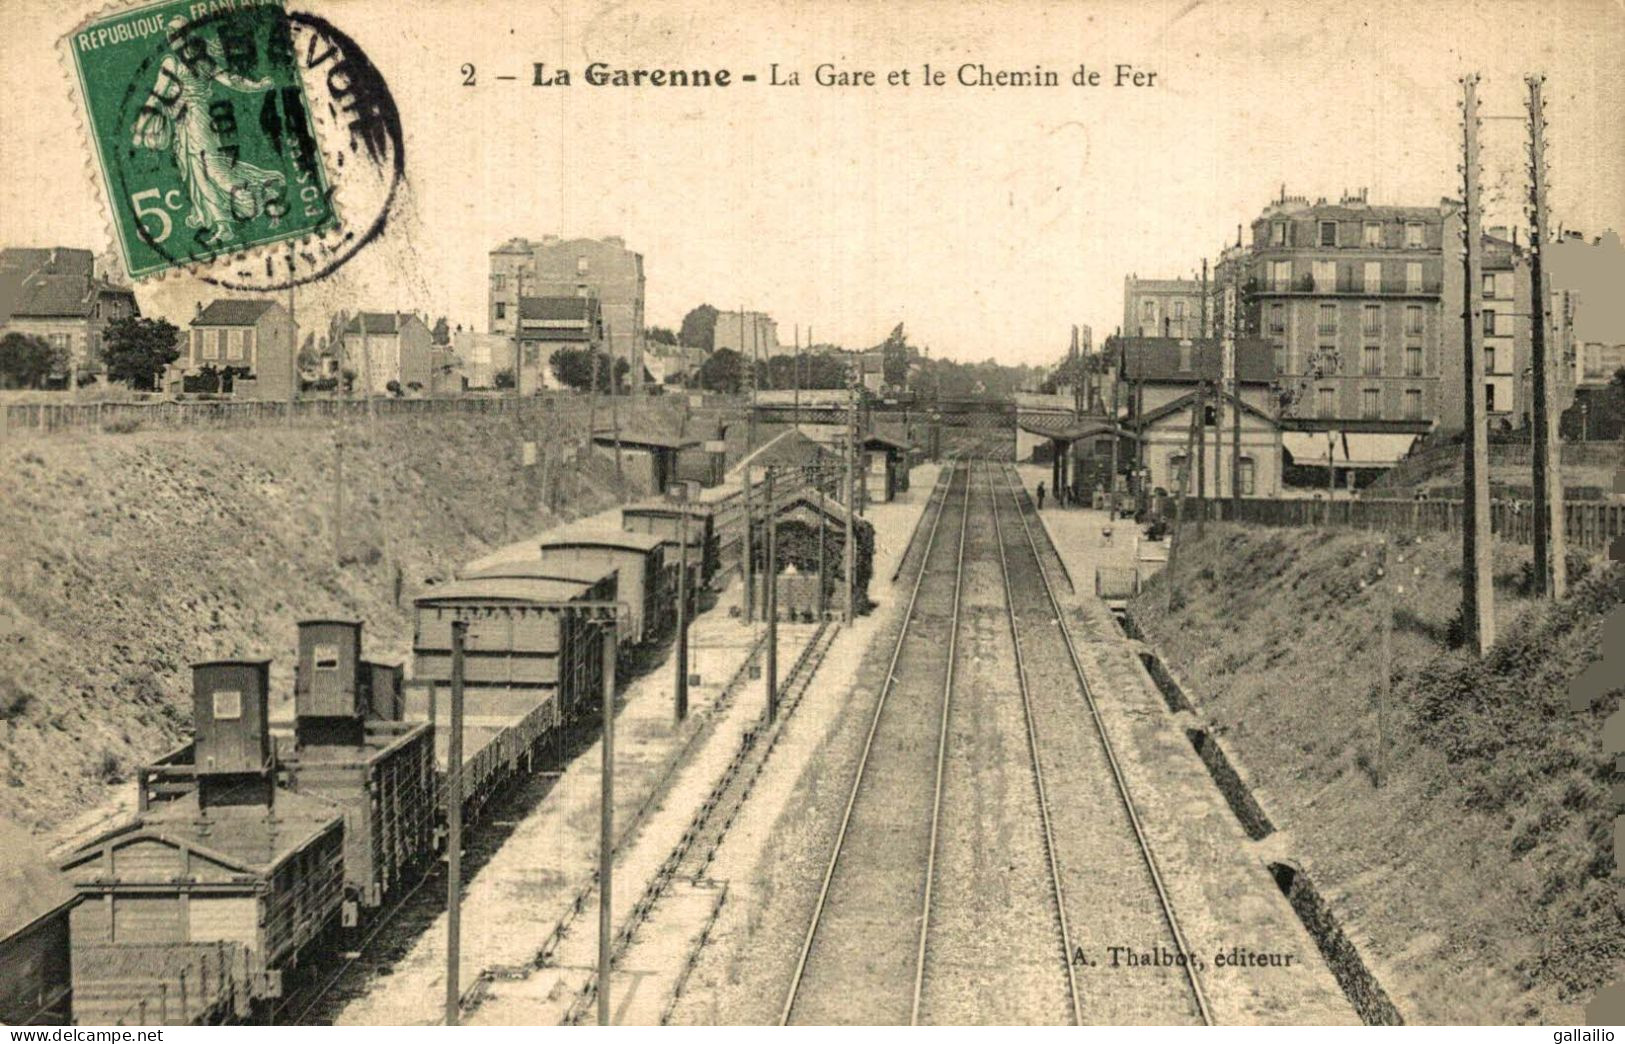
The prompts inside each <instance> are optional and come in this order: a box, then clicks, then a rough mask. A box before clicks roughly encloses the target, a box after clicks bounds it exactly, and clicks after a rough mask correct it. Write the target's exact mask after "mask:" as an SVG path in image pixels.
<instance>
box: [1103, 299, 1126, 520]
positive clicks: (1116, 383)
mask: <svg viewBox="0 0 1625 1044" xmlns="http://www.w3.org/2000/svg"><path fill="white" fill-rule="evenodd" d="M1107 343H1110V342H1109V341H1108V342H1107ZM1125 351H1126V350H1125V349H1124V347H1123V339H1122V336H1121V327H1119V336H1118V339H1117V372H1116V373H1114V374H1112V417H1111V420H1112V474H1111V480H1110V486H1109V489H1110V493H1109V494H1108V495H1109V496H1110V497H1111V502H1112V504H1111V515H1110V518H1111V519H1112V521H1114V522H1115V521H1116V520H1117V469H1118V460H1117V454H1118V444H1119V443H1121V442H1122V441H1123V439H1122V432H1121V431H1120V430H1119V428H1118V426H1117V423H1118V422H1117V390H1118V389H1119V388H1121V387H1122V386H1123V356H1124V354H1125Z"/></svg>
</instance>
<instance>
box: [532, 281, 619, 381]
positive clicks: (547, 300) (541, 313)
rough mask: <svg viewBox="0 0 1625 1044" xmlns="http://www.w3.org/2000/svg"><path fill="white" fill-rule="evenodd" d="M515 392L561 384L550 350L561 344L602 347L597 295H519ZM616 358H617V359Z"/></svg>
mask: <svg viewBox="0 0 1625 1044" xmlns="http://www.w3.org/2000/svg"><path fill="white" fill-rule="evenodd" d="M518 336H519V370H518V373H517V376H518V380H519V385H518V388H519V393H520V394H521V395H531V394H534V393H535V392H538V391H540V390H542V389H543V388H561V387H563V384H562V383H561V382H560V381H559V380H558V378H556V377H555V376H554V375H553V367H552V366H551V363H552V360H553V353H554V352H557V351H559V350H560V349H561V348H578V349H579V348H595V349H597V350H599V351H603V350H604V341H605V338H604V322H603V315H602V313H601V311H600V308H599V303H598V298H597V297H595V296H592V295H590V294H589V295H587V296H585V297H576V296H574V295H571V296H568V297H522V298H520V299H519V335H518ZM617 361H619V360H618V359H617Z"/></svg>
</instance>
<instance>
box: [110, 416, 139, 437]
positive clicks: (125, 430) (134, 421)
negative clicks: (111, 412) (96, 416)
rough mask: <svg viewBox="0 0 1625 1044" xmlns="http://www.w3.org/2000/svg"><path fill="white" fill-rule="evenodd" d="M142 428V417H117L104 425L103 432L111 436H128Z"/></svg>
mask: <svg viewBox="0 0 1625 1044" xmlns="http://www.w3.org/2000/svg"><path fill="white" fill-rule="evenodd" d="M140 428H141V418H140V417H115V418H113V419H112V420H110V421H107V422H106V423H105V424H103V425H102V430H103V431H105V432H107V433H108V434H109V435H128V434H129V433H130V432H132V431H139V430H140Z"/></svg>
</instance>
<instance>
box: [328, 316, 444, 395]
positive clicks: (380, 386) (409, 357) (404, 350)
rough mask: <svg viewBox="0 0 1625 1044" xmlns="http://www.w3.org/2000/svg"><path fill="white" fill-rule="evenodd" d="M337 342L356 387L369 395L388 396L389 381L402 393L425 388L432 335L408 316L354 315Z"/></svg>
mask: <svg viewBox="0 0 1625 1044" xmlns="http://www.w3.org/2000/svg"><path fill="white" fill-rule="evenodd" d="M341 340H342V343H343V346H344V347H343V357H344V358H345V359H346V360H347V361H348V365H349V366H350V368H351V369H353V370H355V372H356V374H357V384H358V387H359V388H364V389H366V390H367V391H368V392H369V393H370V394H373V395H387V394H389V385H390V382H391V381H393V382H396V384H397V386H398V387H399V388H400V389H401V390H402V391H403V392H404V391H407V390H408V389H410V390H413V391H418V390H422V389H426V388H428V387H429V385H430V376H431V373H432V371H433V358H432V356H433V354H434V353H433V349H434V332H433V331H432V330H430V329H429V326H428V324H427V323H425V322H424V321H423V320H422V319H420V318H418V317H417V316H416V315H413V314H412V313H411V312H358V313H357V314H356V315H355V316H354V317H352V318H351V319H350V322H349V323H348V324H347V325H346V326H345V327H344V335H343V337H342V339H341ZM363 374H365V375H366V376H365V378H364V379H362V377H361V375H363ZM413 385H416V386H417V387H416V388H413V387H412V386H413Z"/></svg>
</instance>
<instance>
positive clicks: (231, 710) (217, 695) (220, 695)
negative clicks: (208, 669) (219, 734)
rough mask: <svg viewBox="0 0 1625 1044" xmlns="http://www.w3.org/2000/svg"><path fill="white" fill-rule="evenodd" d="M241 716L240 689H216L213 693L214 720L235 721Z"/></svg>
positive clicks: (241, 700) (241, 694) (241, 701)
mask: <svg viewBox="0 0 1625 1044" xmlns="http://www.w3.org/2000/svg"><path fill="white" fill-rule="evenodd" d="M242 716H243V693H242V690H240V689H216V690H215V692H214V720H215V721H237V720H238V719H240V718H241V717H242Z"/></svg>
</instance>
